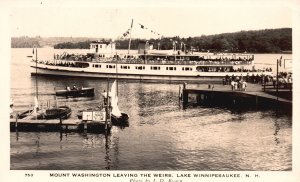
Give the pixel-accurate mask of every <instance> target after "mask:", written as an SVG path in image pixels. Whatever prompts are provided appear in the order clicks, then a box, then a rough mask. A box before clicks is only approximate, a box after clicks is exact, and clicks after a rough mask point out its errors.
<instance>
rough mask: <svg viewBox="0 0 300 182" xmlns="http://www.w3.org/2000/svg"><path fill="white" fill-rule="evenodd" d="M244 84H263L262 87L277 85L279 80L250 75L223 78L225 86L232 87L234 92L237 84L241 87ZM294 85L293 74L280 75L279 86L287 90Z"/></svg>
mask: <svg viewBox="0 0 300 182" xmlns="http://www.w3.org/2000/svg"><path fill="white" fill-rule="evenodd" d="M244 82H246V83H247V82H248V83H254V84H262V85H270V84H271V85H273V87H274V88H275V86H276V85H277V84H276V82H277V79H276V76H270V75H265V74H261V75H258V74H257V75H254V74H252V75H249V74H247V75H246V76H243V75H240V76H239V75H234V74H233V75H232V76H229V75H226V76H225V78H223V85H229V84H230V85H231V86H232V88H233V90H234V88H235V84H237V85H240V84H242V83H243V84H245V83H244ZM292 83H293V78H292V73H290V72H280V73H278V85H280V86H283V87H284V88H287V87H288V86H289V85H291V84H292Z"/></svg>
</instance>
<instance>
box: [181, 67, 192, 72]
mask: <svg viewBox="0 0 300 182" xmlns="http://www.w3.org/2000/svg"><path fill="white" fill-rule="evenodd" d="M192 70H193V68H191V67H183V68H182V71H192Z"/></svg>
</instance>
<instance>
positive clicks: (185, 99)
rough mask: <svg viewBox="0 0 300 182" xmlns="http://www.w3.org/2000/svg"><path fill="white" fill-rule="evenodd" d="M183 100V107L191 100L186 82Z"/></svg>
mask: <svg viewBox="0 0 300 182" xmlns="http://www.w3.org/2000/svg"><path fill="white" fill-rule="evenodd" d="M182 101H183V107H185V106H186V105H187V104H188V102H189V93H188V91H187V90H186V83H183V89H182Z"/></svg>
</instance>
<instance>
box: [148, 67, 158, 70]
mask: <svg viewBox="0 0 300 182" xmlns="http://www.w3.org/2000/svg"><path fill="white" fill-rule="evenodd" d="M150 69H151V70H160V67H159V66H151V67H150Z"/></svg>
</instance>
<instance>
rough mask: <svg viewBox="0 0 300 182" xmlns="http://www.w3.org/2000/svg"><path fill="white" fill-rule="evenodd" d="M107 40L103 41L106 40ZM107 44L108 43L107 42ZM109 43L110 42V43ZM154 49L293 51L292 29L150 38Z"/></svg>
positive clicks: (122, 44) (80, 45) (75, 45)
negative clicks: (174, 47)
mask: <svg viewBox="0 0 300 182" xmlns="http://www.w3.org/2000/svg"><path fill="white" fill-rule="evenodd" d="M103 40H104V39H103ZM106 41H107V40H106ZM108 41H109V40H108ZM140 41H146V40H144V39H133V40H132V41H131V49H137V48H138V44H139V42H140ZM91 42H92V39H90V38H89V39H87V40H85V41H78V42H74V41H73V42H70V41H66V42H60V43H57V44H54V48H55V49H89V44H90V43H91ZM115 42H116V48H117V49H127V48H128V39H123V40H115ZM148 42H149V43H151V44H153V48H154V49H162V50H169V49H173V46H174V43H175V44H176V49H177V50H179V49H182V50H183V49H184V48H185V49H186V50H190V51H202V52H208V51H210V52H252V53H280V52H285V51H292V29H291V28H281V29H265V30H255V31H240V32H235V33H223V34H217V35H202V36H199V37H188V38H180V37H179V36H175V37H163V38H161V39H150V40H148ZM34 44H37V45H40V42H39V41H37V40H36V39H34V38H27V40H24V39H21V40H20V41H14V42H13V40H12V47H26V46H27V47H32V46H30V45H34Z"/></svg>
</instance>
